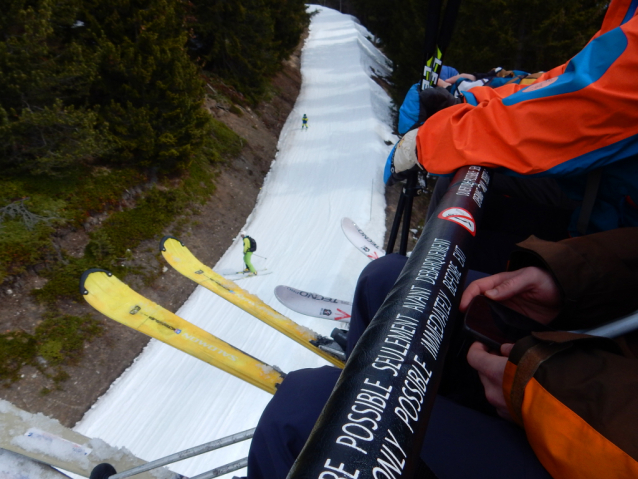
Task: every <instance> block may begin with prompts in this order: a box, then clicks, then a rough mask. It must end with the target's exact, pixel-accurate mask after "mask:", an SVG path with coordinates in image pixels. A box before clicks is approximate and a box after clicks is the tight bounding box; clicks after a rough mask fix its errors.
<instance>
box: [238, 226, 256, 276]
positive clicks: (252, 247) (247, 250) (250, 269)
mask: <svg viewBox="0 0 638 479" xmlns="http://www.w3.org/2000/svg"><path fill="white" fill-rule="evenodd" d="M240 235H241V237H242V242H243V244H244V249H243V251H244V263H246V269H245V270H244V273H251V274H257V270H256V269H255V267H254V266H253V264H252V263H251V261H250V258H251V257H252V255H253V252H254V251H256V250H257V242H256V241H255V240H254V239H253V238H251V237H250V236H248V234H246V232H245V231H242V232H241V233H240Z"/></svg>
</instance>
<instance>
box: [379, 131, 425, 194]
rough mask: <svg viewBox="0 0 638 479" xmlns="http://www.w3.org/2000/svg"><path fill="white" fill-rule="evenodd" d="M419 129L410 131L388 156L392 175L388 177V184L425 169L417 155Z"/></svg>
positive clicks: (390, 184)
mask: <svg viewBox="0 0 638 479" xmlns="http://www.w3.org/2000/svg"><path fill="white" fill-rule="evenodd" d="M418 131H419V130H418V129H417V128H415V129H414V130H410V131H408V132H407V133H406V134H405V135H403V138H401V140H399V143H397V146H396V147H395V148H394V149H393V150H392V152H391V153H390V158H388V161H389V162H390V175H389V177H388V178H387V179H386V184H387V185H388V186H392V185H393V184H395V183H398V182H400V181H403V180H405V179H407V178H408V176H410V174H412V173H414V172H416V171H419V170H423V167H422V166H421V164H420V163H419V160H418V159H417V157H416V135H417V133H418Z"/></svg>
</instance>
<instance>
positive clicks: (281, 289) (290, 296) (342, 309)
mask: <svg viewBox="0 0 638 479" xmlns="http://www.w3.org/2000/svg"><path fill="white" fill-rule="evenodd" d="M275 297H276V298H277V299H278V300H279V302H280V303H281V304H283V305H284V306H286V307H287V308H290V309H292V310H293V311H296V312H297V313H299V314H304V315H306V316H312V317H314V318H320V319H329V320H332V321H338V322H340V323H342V324H348V323H350V317H351V316H352V303H350V302H349V301H343V300H341V299H334V298H329V297H327V296H323V295H321V294H316V293H309V292H307V291H302V290H300V289H295V288H292V287H290V286H284V285H279V286H277V287H276V288H275Z"/></svg>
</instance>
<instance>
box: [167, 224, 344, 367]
mask: <svg viewBox="0 0 638 479" xmlns="http://www.w3.org/2000/svg"><path fill="white" fill-rule="evenodd" d="M160 251H161V253H162V255H163V256H164V258H165V259H166V261H167V262H168V264H170V265H171V266H172V267H173V268H175V270H177V271H178V272H179V273H181V274H183V275H184V276H186V277H187V278H189V279H191V280H193V281H195V282H196V283H197V284H200V285H201V286H203V287H204V288H206V289H208V290H209V291H212V292H213V293H215V294H217V295H219V296H221V297H222V298H224V299H225V300H227V301H229V302H231V303H232V304H234V305H235V306H237V307H238V308H240V309H243V310H244V311H246V312H247V313H249V314H251V315H253V316H254V317H256V318H257V319H259V320H261V321H263V322H264V323H266V324H268V325H269V326H271V327H273V328H275V329H276V330H277V331H279V332H281V333H283V334H285V335H286V336H288V337H289V338H290V339H292V340H294V341H296V342H298V343H299V344H301V345H302V346H304V347H306V348H308V349H310V350H311V351H312V352H314V353H315V354H318V355H319V356H321V357H322V358H324V359H325V360H327V361H329V362H330V363H332V364H334V365H335V366H337V367H340V368H343V366H344V362H343V361H342V360H341V359H339V358H337V357H335V356H334V355H333V354H332V353H330V352H327V351H324V350H323V349H320V348H319V347H317V346H315V345H314V344H312V343H311V341H312V342H317V341H319V342H321V341H322V339H324V337H323V336H321V335H319V334H318V333H316V332H314V331H312V330H310V329H308V328H306V327H304V326H301V325H299V324H297V323H295V322H294V321H293V320H291V319H289V318H287V317H286V316H284V315H283V314H281V313H279V312H277V311H275V310H274V309H273V308H271V307H270V306H268V305H267V304H266V303H264V302H263V301H262V300H261V299H259V298H258V297H257V296H255V295H253V294H251V293H249V292H248V291H246V290H244V289H242V288H240V287H239V286H237V284H235V283H234V282H233V281H231V280H229V279H226V278H224V277H223V276H221V275H220V274H217V273H215V272H214V271H213V270H212V269H211V268H209V267H208V266H206V265H205V264H204V263H202V262H201V261H199V260H198V259H197V258H196V257H195V256H194V255H193V253H191V252H190V250H189V249H188V248H187V247H186V246H185V245H184V243H182V242H181V241H180V240H178V239H177V238H175V237H173V236H165V237H164V238H162V240H161V241H160Z"/></svg>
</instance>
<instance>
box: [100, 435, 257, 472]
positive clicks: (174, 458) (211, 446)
mask: <svg viewBox="0 0 638 479" xmlns="http://www.w3.org/2000/svg"><path fill="white" fill-rule="evenodd" d="M254 434H255V428H252V429H248V430H246V431H242V432H238V433H237V434H233V435H232V436H227V437H223V438H221V439H216V440H215V441H211V442H208V443H206V444H202V445H201V446H195V447H191V448H190V449H186V450H184V451H181V452H176V453H175V454H171V455H170V456H166V457H164V458H162V459H157V460H155V461H151V462H149V463H146V464H144V465H142V466H138V467H135V468H133V469H129V470H128V471H122V472H120V473H118V474H115V475H113V476H110V478H109V479H124V478H125V477H130V476H134V475H136V474H139V473H141V472H146V471H150V470H152V469H157V468H158V467H162V466H166V465H167V464H172V463H174V462H178V461H183V460H184V459H188V458H189V457H194V456H198V455H200V454H204V453H206V452H210V451H214V450H216V449H220V448H222V447H226V446H230V445H231V444H235V443H238V442H241V441H245V440H247V439H250V438H251V437H253V435H254ZM226 472H231V471H226ZM206 474H208V473H206ZM197 477H200V476H197ZM206 477H214V476H206Z"/></svg>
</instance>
